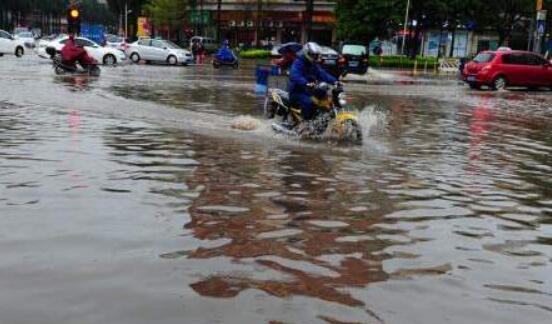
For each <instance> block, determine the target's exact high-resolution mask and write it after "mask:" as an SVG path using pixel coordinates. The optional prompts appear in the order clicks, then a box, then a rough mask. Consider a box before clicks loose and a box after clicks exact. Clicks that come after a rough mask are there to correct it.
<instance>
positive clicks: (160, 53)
mask: <svg viewBox="0 0 552 324" xmlns="http://www.w3.org/2000/svg"><path fill="white" fill-rule="evenodd" d="M126 53H127V54H128V56H129V57H130V60H131V61H132V62H134V63H138V62H139V61H140V60H144V61H146V62H165V63H168V64H170V65H178V64H183V65H188V64H190V63H193V60H194V59H193V57H192V53H190V52H189V51H187V50H185V49H182V48H180V47H178V45H176V44H174V43H173V42H171V41H168V40H162V39H146V38H145V39H141V40H139V41H137V42H134V43H132V44H130V45H129V46H128V49H127V51H126Z"/></svg>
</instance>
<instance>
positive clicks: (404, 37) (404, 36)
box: [401, 0, 410, 55]
mask: <svg viewBox="0 0 552 324" xmlns="http://www.w3.org/2000/svg"><path fill="white" fill-rule="evenodd" d="M409 10H410V0H407V1H406V13H405V15H404V28H403V39H402V46H401V55H403V54H404V43H405V42H406V28H407V26H408V14H409Z"/></svg>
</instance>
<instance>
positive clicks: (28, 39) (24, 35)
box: [15, 31, 36, 48]
mask: <svg viewBox="0 0 552 324" xmlns="http://www.w3.org/2000/svg"><path fill="white" fill-rule="evenodd" d="M15 39H18V40H21V41H23V44H25V46H26V47H27V48H34V47H35V44H36V43H35V42H36V40H35V36H34V34H33V33H32V32H30V31H25V32H20V33H19V34H17V35H15Z"/></svg>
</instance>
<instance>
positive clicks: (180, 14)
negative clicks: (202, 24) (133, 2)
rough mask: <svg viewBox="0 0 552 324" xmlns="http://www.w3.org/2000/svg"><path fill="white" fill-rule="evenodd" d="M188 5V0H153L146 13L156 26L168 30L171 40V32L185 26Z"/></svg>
mask: <svg viewBox="0 0 552 324" xmlns="http://www.w3.org/2000/svg"><path fill="white" fill-rule="evenodd" d="M186 4H187V1H186V0H151V1H150V2H149V3H147V4H146V5H145V6H144V11H145V12H146V14H148V15H149V17H150V19H151V21H152V22H153V23H154V24H155V25H157V26H163V27H166V28H167V31H168V33H169V35H168V38H170V33H171V31H174V30H175V29H178V28H181V27H182V26H183V25H184V17H185V15H184V13H185V10H186Z"/></svg>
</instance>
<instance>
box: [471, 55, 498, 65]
mask: <svg viewBox="0 0 552 324" xmlns="http://www.w3.org/2000/svg"><path fill="white" fill-rule="evenodd" d="M494 57H495V55H494V54H492V53H480V54H477V56H476V57H475V58H474V59H473V61H474V62H475V63H489V62H490V61H492V60H493V59H494Z"/></svg>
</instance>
